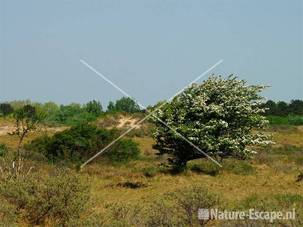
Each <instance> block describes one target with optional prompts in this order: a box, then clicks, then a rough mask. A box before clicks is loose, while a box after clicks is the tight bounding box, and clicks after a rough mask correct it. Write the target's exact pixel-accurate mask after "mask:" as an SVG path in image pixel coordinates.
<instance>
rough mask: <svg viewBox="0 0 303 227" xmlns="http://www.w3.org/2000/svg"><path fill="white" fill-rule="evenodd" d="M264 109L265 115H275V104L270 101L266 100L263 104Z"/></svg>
mask: <svg viewBox="0 0 303 227" xmlns="http://www.w3.org/2000/svg"><path fill="white" fill-rule="evenodd" d="M264 107H265V108H266V112H265V113H266V114H267V115H276V113H277V104H276V103H275V102H274V101H272V100H268V101H267V102H266V103H265V104H264Z"/></svg>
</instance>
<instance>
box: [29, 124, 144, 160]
mask: <svg viewBox="0 0 303 227" xmlns="http://www.w3.org/2000/svg"><path fill="white" fill-rule="evenodd" d="M116 137H117V134H116V131H115V130H106V129H100V128H97V127H95V126H93V125H90V124H80V125H77V126H73V127H71V128H70V129H67V130H65V131H62V132H58V133H56V134H55V135H54V136H52V137H50V136H43V137H40V138H38V139H35V140H33V141H32V142H30V143H29V144H26V145H25V149H26V150H29V151H34V152H39V153H42V154H43V155H44V156H45V157H47V158H48V159H49V160H51V161H53V162H56V161H59V160H70V161H76V162H77V161H78V162H82V161H84V160H87V159H88V158H89V157H91V156H92V155H94V154H95V153H96V152H98V151H99V150H100V149H102V148H103V147H105V146H106V145H107V144H108V143H110V142H111V141H112V140H114V139H115V138H116ZM105 154H106V156H107V157H108V158H109V159H110V160H112V161H114V162H123V161H128V160H130V159H133V158H136V157H137V156H138V155H139V148H138V145H137V144H136V143H134V142H133V141H132V140H130V139H121V140H119V141H118V142H116V143H115V144H114V145H113V146H112V147H111V148H109V150H108V151H107V152H105Z"/></svg>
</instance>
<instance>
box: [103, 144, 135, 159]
mask: <svg viewBox="0 0 303 227" xmlns="http://www.w3.org/2000/svg"><path fill="white" fill-rule="evenodd" d="M139 153H140V150H139V148H138V144H137V143H135V142H133V141H132V140H131V139H121V140H119V141H117V142H116V143H115V144H114V145H113V147H112V148H111V149H110V150H109V152H108V153H106V156H107V157H108V158H109V159H110V160H111V161H113V162H127V161H129V160H131V159H136V158H138V157H139Z"/></svg>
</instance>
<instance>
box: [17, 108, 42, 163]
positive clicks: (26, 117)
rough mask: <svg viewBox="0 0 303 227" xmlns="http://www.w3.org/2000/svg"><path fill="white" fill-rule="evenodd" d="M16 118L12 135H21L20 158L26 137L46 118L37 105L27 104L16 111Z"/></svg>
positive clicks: (18, 150) (18, 148)
mask: <svg viewBox="0 0 303 227" xmlns="http://www.w3.org/2000/svg"><path fill="white" fill-rule="evenodd" d="M14 118H15V121H16V123H15V124H16V129H15V131H14V132H12V133H11V135H17V136H18V137H19V142H18V147H17V152H18V153H17V156H18V158H19V159H20V148H21V145H22V142H23V140H24V138H25V137H26V136H27V135H28V134H29V133H30V132H31V131H34V130H35V129H36V128H37V126H38V124H39V123H40V122H42V120H43V118H45V115H44V114H42V113H38V112H37V111H36V108H35V107H33V106H31V105H25V106H24V107H22V108H20V109H17V110H16V111H15V112H14Z"/></svg>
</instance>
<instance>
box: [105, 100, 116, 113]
mask: <svg viewBox="0 0 303 227" xmlns="http://www.w3.org/2000/svg"><path fill="white" fill-rule="evenodd" d="M107 111H108V112H113V111H115V104H114V102H112V101H110V102H109V103H108V106H107Z"/></svg>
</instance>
